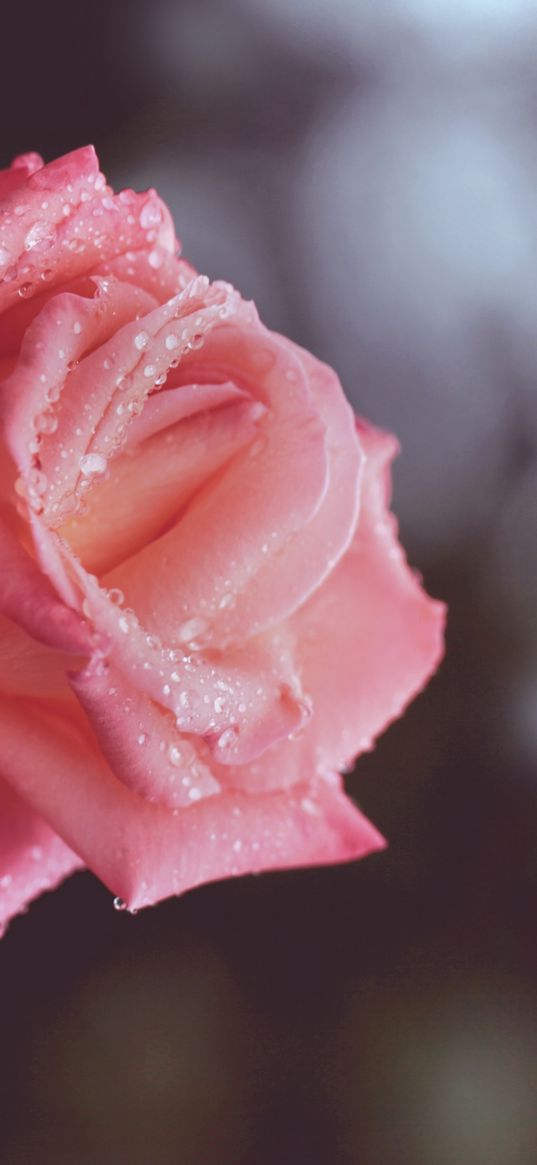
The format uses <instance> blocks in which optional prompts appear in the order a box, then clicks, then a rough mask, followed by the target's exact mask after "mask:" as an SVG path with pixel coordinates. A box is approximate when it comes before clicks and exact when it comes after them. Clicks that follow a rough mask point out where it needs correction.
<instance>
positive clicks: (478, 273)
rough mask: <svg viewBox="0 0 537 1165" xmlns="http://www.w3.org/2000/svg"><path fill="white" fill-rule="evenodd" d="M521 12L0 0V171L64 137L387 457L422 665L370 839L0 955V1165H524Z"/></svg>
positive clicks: (535, 42) (529, 744) (530, 283)
mask: <svg viewBox="0 0 537 1165" xmlns="http://www.w3.org/2000/svg"><path fill="white" fill-rule="evenodd" d="M536 52H537V7H536V5H535V4H534V3H532V0H504V2H503V3H499V2H498V3H497V2H494V0H488V2H487V0H464V3H463V0H449V2H448V0H434V2H432V0H363V2H362V0H313V2H311V0H251V2H249V3H248V0H236V3H226V2H222V0H221V2H218V0H213V2H211V0H203V2H202V0H196V2H195V3H194V2H193V3H188V2H186V0H184V2H179V3H172V0H153V3H151V4H149V3H141V2H140V0H130V2H129V3H128V4H127V3H125V4H118V3H107V4H104V3H103V4H101V5H99V4H98V3H96V2H92V3H91V4H90V3H87V2H81V3H78V4H77V5H74V4H73V3H67V2H65V3H44V4H37V3H36V4H34V5H31V4H27V3H18V4H13V5H10V6H9V10H8V9H6V12H5V13H4V14H3V17H2V69H1V72H0V97H1V102H0V110H1V113H0V116H1V119H2V133H1V139H0V147H1V152H2V161H3V163H4V164H7V163H8V162H9V160H10V158H11V156H12V155H13V154H14V153H17V152H21V151H22V150H28V149H36V150H39V151H41V152H42V153H43V154H44V155H45V156H46V158H47V159H50V158H52V157H54V156H55V155H57V154H60V153H62V152H65V151H67V150H69V149H72V148H74V147H76V146H78V145H80V144H82V143H84V142H87V141H93V142H94V143H95V145H96V146H97V148H98V151H99V154H100V157H101V162H102V165H103V168H104V169H105V172H106V173H107V174H108V175H109V177H110V179H111V180H112V181H113V183H114V184H115V185H118V186H119V185H125V184H128V185H133V186H134V187H136V188H139V189H140V188H141V189H143V188H144V187H146V186H148V185H155V186H156V187H157V188H158V189H159V191H160V192H161V194H162V195H163V197H164V198H165V199H166V200H167V201H168V203H169V204H170V206H171V208H172V212H173V214H174V217H175V220H176V224H177V230H178V233H179V235H180V236H181V237H182V239H183V244H184V251H185V253H186V254H187V255H188V257H189V258H190V259H191V260H192V261H193V262H194V263H195V264H196V265H197V266H198V267H199V268H201V270H203V271H206V272H207V273H208V274H209V275H212V276H218V277H223V278H226V279H229V280H231V281H233V282H235V283H236V284H237V286H238V287H239V288H240V289H241V290H242V291H243V293H244V294H246V295H247V296H253V297H255V299H256V300H257V302H258V306H259V309H260V312H261V315H262V317H263V318H264V319H265V321H266V322H267V323H268V324H269V325H271V326H272V327H274V328H277V329H279V330H282V331H285V332H287V333H288V334H289V335H291V336H292V337H293V338H294V339H295V340H298V341H299V342H301V343H303V344H305V345H306V346H308V347H310V348H311V349H312V350H313V351H314V352H315V353H316V354H318V355H319V356H321V357H324V358H325V359H328V360H329V361H330V362H332V363H333V364H334V365H335V366H336V368H337V369H338V371H339V373H340V375H341V378H342V380H343V383H344V385H345V388H346V391H347V393H348V395H349V396H350V397H351V398H352V399H353V401H354V403H355V405H356V407H357V408H358V409H359V410H360V411H363V412H364V414H366V415H367V416H369V417H370V418H371V419H372V420H374V421H376V422H377V423H379V424H381V425H384V426H386V427H387V428H390V429H392V430H394V431H395V432H396V433H397V434H398V435H399V437H400V439H401V442H402V447H403V452H402V457H401V458H400V461H399V464H398V466H397V469H396V474H395V503H394V505H395V509H396V512H397V513H398V515H399V517H400V521H401V530H402V537H403V541H404V543H405V545H406V547H407V548H408V550H409V554H410V559H411V561H412V562H413V563H415V564H416V565H419V567H420V569H421V570H422V571H423V574H424V577H425V581H426V584H427V587H428V589H429V591H430V592H431V593H433V594H434V595H436V596H438V597H441V598H443V599H445V600H446V601H447V602H448V604H449V607H450V620H449V630H448V653H447V658H446V661H445V663H444V665H443V666H442V669H441V671H440V674H439V676H438V678H437V679H435V681H434V682H433V683H432V684H431V685H430V687H429V688H428V690H427V692H426V693H425V694H424V695H423V696H421V697H420V698H419V699H418V700H417V701H416V702H415V704H414V705H413V706H412V708H411V709H410V711H409V712H408V714H407V715H406V716H405V718H404V720H402V721H400V722H398V723H397V724H395V725H394V726H392V728H390V729H389V731H388V732H387V733H386V734H385V736H384V737H383V738H382V740H381V741H380V742H379V744H378V746H377V748H376V751H375V752H374V753H372V754H370V755H367V756H364V757H363V758H362V759H361V760H360V762H359V764H358V766H357V768H356V771H355V772H354V774H353V775H352V776H350V777H349V779H348V786H349V789H350V790H351V792H352V794H353V796H355V797H356V798H357V799H358V800H359V803H360V804H361V806H362V807H363V808H364V809H365V811H366V813H367V814H368V815H369V816H370V817H371V818H372V819H373V820H374V821H375V822H376V823H377V824H378V825H379V827H380V828H381V829H382V830H383V832H384V833H385V834H386V835H387V836H388V838H389V839H390V849H389V850H388V851H387V852H386V853H384V854H380V855H376V856H374V857H373V858H370V859H368V860H367V861H365V862H363V863H359V864H356V865H352V866H348V867H342V868H337V869H325V870H321V871H318V870H311V871H304V872H298V873H290V874H278V875H270V876H263V877H260V878H255V879H254V878H248V879H243V880H240V881H237V882H230V883H222V884H220V885H214V886H209V887H206V888H204V889H201V890H197V891H195V892H194V893H192V894H189V895H187V896H186V897H184V898H183V899H181V900H174V901H170V902H167V903H165V904H164V905H161V906H159V907H157V908H156V909H154V910H151V911H146V912H144V913H142V914H141V915H139V916H138V917H136V918H130V917H128V916H126V915H118V914H117V913H116V912H115V911H114V910H113V909H112V903H111V898H110V895H109V894H108V892H107V891H106V890H105V889H104V888H103V887H102V886H101V885H100V884H99V883H98V882H97V881H96V880H95V879H94V878H93V877H92V876H91V875H90V874H81V875H77V876H76V877H74V878H73V879H72V880H71V881H69V882H68V883H66V884H65V885H64V886H63V887H62V888H61V889H60V890H58V891H57V892H56V893H55V894H50V895H45V896H44V897H42V898H41V899H40V900H39V901H38V902H37V903H35V904H34V905H33V906H32V908H31V911H30V913H29V914H28V915H27V916H25V917H22V918H20V919H18V920H17V921H16V922H15V923H14V924H13V925H12V927H11V928H10V930H9V933H8V935H7V937H6V938H5V939H4V941H3V943H2V945H1V947H0V979H1V986H0V1023H1V1032H2V1035H1V1045H0V1046H1V1053H0V1055H1V1060H2V1072H3V1078H2V1097H1V1101H0V1110H1V1111H0V1160H1V1161H2V1165H94V1163H95V1165H123V1163H124V1165H178V1163H179V1165H534V1163H535V1161H536V1160H537V1127H536V1118H535V1109H534V1099H535V1083H536V1079H535V1076H536V1073H535V1067H536V1055H535V1052H536V1041H535V1035H536V1027H537V1020H536V1014H535V989H536V979H535V971H536V961H537V960H536V953H537V952H536V944H535V886H536V880H537V878H536V875H537V858H536V846H535V808H536V799H537V798H536V787H537V773H536V770H537V764H536V762H537V716H536V704H537V667H536V664H537V625H536V615H535V609H536V608H535V591H536V583H537V551H536V540H535V534H534V526H535V517H536V513H537V459H536V445H537V388H536V383H535V376H536V366H537V362H536V355H537V352H536V342H535V337H536V323H537V318H536V317H537V194H536V190H537V181H536V179H537V147H536V144H535V143H536V140H537V139H536V132H535V131H536V128H537V73H536V70H535V60H536Z"/></svg>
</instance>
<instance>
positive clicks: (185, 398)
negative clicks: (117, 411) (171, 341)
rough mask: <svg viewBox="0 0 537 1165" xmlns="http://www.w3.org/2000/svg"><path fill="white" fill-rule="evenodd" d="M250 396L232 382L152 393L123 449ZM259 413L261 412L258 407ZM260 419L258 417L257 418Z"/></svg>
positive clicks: (130, 447)
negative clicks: (193, 417)
mask: <svg viewBox="0 0 537 1165" xmlns="http://www.w3.org/2000/svg"><path fill="white" fill-rule="evenodd" d="M248 399H249V396H248V394H247V393H245V392H243V391H242V390H241V389H240V388H237V386H236V385H235V384H232V383H231V381H227V382H226V383H224V384H182V385H181V386H180V387H179V388H169V389H167V390H166V392H159V393H154V394H153V395H152V396H150V397H149V398H148V400H147V401H146V403H145V405H144V408H143V412H142V413H140V415H139V416H137V417H136V416H135V417H134V418H133V420H132V421H131V422H130V424H129V431H128V433H127V439H126V441H125V448H126V449H134V448H135V446H137V445H139V444H140V443H141V441H145V440H146V438H147V437H152V436H153V435H154V434H155V433H160V432H162V430H163V429H168V428H169V427H170V425H176V424H177V422H178V421H184V420H186V418H187V417H192V416H194V415H195V413H201V412H204V411H205V410H206V409H215V408H218V406H219V405H224V404H229V402H230V401H233V402H235V403H236V402H237V401H238V400H248ZM261 411H263V409H262V406H261ZM260 415H261V414H260Z"/></svg>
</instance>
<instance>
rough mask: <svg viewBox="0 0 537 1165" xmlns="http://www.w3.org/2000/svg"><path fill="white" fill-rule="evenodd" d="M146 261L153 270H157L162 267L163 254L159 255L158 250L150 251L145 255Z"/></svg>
mask: <svg viewBox="0 0 537 1165" xmlns="http://www.w3.org/2000/svg"><path fill="white" fill-rule="evenodd" d="M147 262H148V263H149V266H150V267H152V268H153V270H154V271H158V268H159V267H162V263H163V256H162V255H161V253H160V251H150V252H149V255H148V256H147Z"/></svg>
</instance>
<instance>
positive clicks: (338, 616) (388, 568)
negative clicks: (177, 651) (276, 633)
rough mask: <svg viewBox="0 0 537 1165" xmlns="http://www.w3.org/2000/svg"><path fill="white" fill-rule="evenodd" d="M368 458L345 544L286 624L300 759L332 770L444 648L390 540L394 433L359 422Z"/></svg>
mask: <svg viewBox="0 0 537 1165" xmlns="http://www.w3.org/2000/svg"><path fill="white" fill-rule="evenodd" d="M360 434H361V440H362V443H363V445H364V448H365V451H366V456H367V469H366V476H365V482H364V495H363V509H362V517H361V520H360V524H359V526H358V530H357V533H356V536H355V539H354V542H353V544H352V547H351V548H350V550H349V551H348V553H347V554H346V556H345V557H344V558H343V560H342V561H341V563H340V564H339V565H338V566H337V567H336V569H335V570H334V572H333V574H332V575H331V576H330V578H329V579H328V580H327V582H326V584H325V585H324V586H323V587H322V588H321V589H320V590H319V591H318V592H317V593H316V594H315V595H313V596H312V598H311V599H310V600H309V602H308V603H306V604H305V605H304V607H303V608H302V609H301V610H300V611H298V612H297V613H296V615H295V617H294V619H293V623H292V630H293V632H294V634H295V637H296V642H297V652H298V658H299V663H300V667H301V672H302V676H303V682H304V686H305V689H306V691H307V692H308V693H309V694H310V696H311V698H312V700H313V705H314V709H315V712H314V715H313V716H312V720H311V724H310V726H309V728H308V731H307V734H306V736H305V739H304V752H305V755H304V753H303V755H302V757H301V762H302V763H304V761H305V759H306V757H308V756H309V755H311V754H313V755H314V756H315V758H316V764H317V767H318V768H320V769H324V768H341V767H342V766H344V765H346V764H347V763H348V762H349V761H351V760H352V759H353V758H354V757H355V756H356V754H357V753H359V752H363V751H364V749H368V748H370V747H371V744H372V741H373V739H374V737H376V736H377V735H378V734H379V733H380V732H382V731H383V729H384V728H385V727H386V726H387V725H388V724H389V723H390V721H391V720H393V719H395V717H397V716H400V715H401V713H402V712H403V710H404V708H405V707H406V706H407V704H408V703H409V702H410V700H411V699H412V698H413V697H414V696H415V695H416V693H417V692H419V691H421V689H422V688H423V687H424V685H425V683H426V681H427V680H428V679H429V677H430V676H431V675H432V673H433V672H434V671H435V669H436V668H437V666H438V663H439V661H440V659H441V657H442V654H443V627H444V615H445V608H444V605H443V604H442V603H439V602H436V601H434V600H433V599H430V598H429V597H428V596H427V595H426V594H425V592H424V590H423V588H422V587H421V585H420V583H419V581H418V578H417V577H416V575H415V573H414V572H413V571H412V570H411V569H410V568H409V566H408V564H407V562H406V559H405V556H404V553H403V550H402V549H401V546H400V545H399V543H398V541H397V526H396V523H395V519H394V518H393V516H392V515H391V514H390V513H389V511H388V509H387V503H388V501H389V476H388V474H389V470H388V463H389V461H390V460H391V458H392V457H393V455H394V453H395V451H396V449H397V443H396V442H395V440H394V439H393V437H390V436H388V435H387V434H385V433H381V432H379V431H378V430H375V429H373V428H371V427H368V426H365V425H361V426H360Z"/></svg>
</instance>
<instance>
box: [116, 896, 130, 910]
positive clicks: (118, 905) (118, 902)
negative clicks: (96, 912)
mask: <svg viewBox="0 0 537 1165" xmlns="http://www.w3.org/2000/svg"><path fill="white" fill-rule="evenodd" d="M126 909H127V903H126V902H124V901H123V899H122V898H114V910H126Z"/></svg>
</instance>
